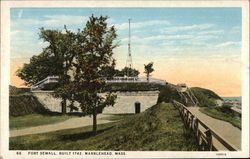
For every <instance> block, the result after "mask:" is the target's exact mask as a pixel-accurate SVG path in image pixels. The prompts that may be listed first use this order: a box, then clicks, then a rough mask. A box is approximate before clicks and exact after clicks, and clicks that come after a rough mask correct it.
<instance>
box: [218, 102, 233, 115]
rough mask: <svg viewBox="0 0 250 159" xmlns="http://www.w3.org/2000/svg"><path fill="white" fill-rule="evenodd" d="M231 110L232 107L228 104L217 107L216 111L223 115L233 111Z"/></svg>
mask: <svg viewBox="0 0 250 159" xmlns="http://www.w3.org/2000/svg"><path fill="white" fill-rule="evenodd" d="M231 108H232V106H231V105H228V104H223V105H222V106H221V107H217V109H218V110H220V111H221V112H223V113H232V112H233V110H232V109H231Z"/></svg>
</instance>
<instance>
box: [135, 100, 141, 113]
mask: <svg viewBox="0 0 250 159" xmlns="http://www.w3.org/2000/svg"><path fill="white" fill-rule="evenodd" d="M140 112H141V103H140V102H135V114H138V113H140Z"/></svg>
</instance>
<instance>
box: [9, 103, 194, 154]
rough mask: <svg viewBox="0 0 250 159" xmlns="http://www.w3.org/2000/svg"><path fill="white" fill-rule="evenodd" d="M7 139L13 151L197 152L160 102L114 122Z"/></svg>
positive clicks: (179, 122)
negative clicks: (93, 130) (96, 130)
mask: <svg viewBox="0 0 250 159" xmlns="http://www.w3.org/2000/svg"><path fill="white" fill-rule="evenodd" d="M91 128H92V127H91V126H88V127H84V128H77V129H68V130H61V131H55V132H50V133H44V134H36V135H28V136H22V137H12V138H10V149H12V150H170V151H175V150H176V151H185V150H187V151H188V150H198V147H197V145H196V141H195V138H194V137H193V136H190V133H188V132H186V130H185V129H184V126H183V122H182V120H181V118H180V116H179V112H178V111H177V110H176V109H175V108H174V107H173V105H172V104H166V103H161V104H158V105H156V106H153V107H151V108H150V109H148V110H147V111H145V112H143V113H140V114H136V115H133V116H129V117H128V118H125V120H122V121H118V122H116V123H108V124H102V125H98V134H97V135H96V136H92V134H91Z"/></svg>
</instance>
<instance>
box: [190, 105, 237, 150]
mask: <svg viewBox="0 0 250 159" xmlns="http://www.w3.org/2000/svg"><path fill="white" fill-rule="evenodd" d="M187 108H188V109H189V110H190V111H191V112H192V113H193V114H194V115H195V116H197V117H198V118H199V119H200V120H201V121H203V122H204V123H205V124H206V125H207V126H208V127H210V128H211V129H213V130H214V131H216V133H218V134H219V135H220V136H221V137H223V138H224V139H226V140H227V141H228V142H230V143H231V144H233V145H234V146H235V147H237V148H238V149H239V150H240V149H241V130H240V129H239V128H237V127H234V126H233V125H232V124H230V123H229V122H225V121H222V120H218V119H215V118H212V117H210V116H208V115H206V114H204V113H202V112H200V111H199V107H187Z"/></svg>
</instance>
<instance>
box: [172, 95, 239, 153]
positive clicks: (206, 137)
mask: <svg viewBox="0 0 250 159" xmlns="http://www.w3.org/2000/svg"><path fill="white" fill-rule="evenodd" d="M173 104H174V106H175V107H176V108H177V109H178V110H179V112H180V115H181V118H182V120H183V122H184V125H185V127H186V128H187V129H189V130H191V131H192V132H193V133H194V134H195V136H196V139H197V142H198V144H199V147H200V150H203V151H218V150H219V149H218V148H217V147H216V146H215V144H214V143H213V141H214V139H215V140H217V141H218V142H219V143H220V144H221V145H223V147H225V149H226V150H229V151H236V150H237V148H236V147H234V146H233V145H232V144H230V143H229V142H228V141H226V140H225V139H223V138H222V137H221V136H219V135H218V134H217V133H216V132H215V131H214V130H212V129H211V128H209V127H208V126H207V125H206V124H205V123H203V122H202V121H201V120H200V119H198V118H197V117H196V116H195V115H194V114H192V113H191V112H190V111H189V110H188V109H187V107H186V106H185V105H183V104H182V103H179V102H177V101H175V100H174V101H173Z"/></svg>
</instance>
